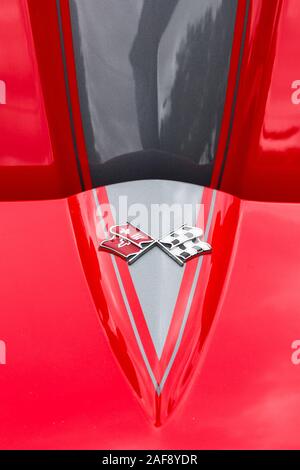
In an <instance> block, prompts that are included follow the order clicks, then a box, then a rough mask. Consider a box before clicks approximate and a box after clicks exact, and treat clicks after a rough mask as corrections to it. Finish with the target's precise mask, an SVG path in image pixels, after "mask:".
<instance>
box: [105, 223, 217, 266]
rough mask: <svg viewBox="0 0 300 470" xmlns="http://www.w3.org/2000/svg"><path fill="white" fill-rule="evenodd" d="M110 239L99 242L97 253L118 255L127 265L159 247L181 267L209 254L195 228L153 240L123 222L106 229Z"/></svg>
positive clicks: (198, 230) (186, 226) (184, 228)
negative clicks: (98, 251) (195, 257)
mask: <svg viewBox="0 0 300 470" xmlns="http://www.w3.org/2000/svg"><path fill="white" fill-rule="evenodd" d="M109 231H110V233H111V235H112V236H111V238H109V239H106V240H103V241H102V242H101V243H100V245H99V250H105V251H108V252H111V253H114V254H116V255H118V256H121V257H122V258H123V259H125V260H126V261H127V262H128V264H132V263H134V262H135V261H136V260H137V259H139V258H140V257H141V256H142V255H143V254H145V253H146V252H147V251H148V250H150V249H151V248H153V247H154V246H157V247H159V248H160V249H161V250H163V251H164V252H165V253H166V254H167V255H169V256H170V257H171V258H172V259H173V260H174V261H176V263H178V264H179V265H180V266H183V265H184V263H185V262H186V261H188V260H189V259H191V258H194V256H197V255H202V254H204V253H209V252H211V250H212V248H211V246H210V245H209V243H206V242H204V241H202V240H201V238H202V236H203V230H202V229H201V228H198V227H190V226H188V225H182V226H181V227H179V228H178V229H177V230H174V231H173V232H171V233H169V235H167V236H165V237H162V238H161V239H158V240H155V239H154V238H152V237H150V236H149V235H147V234H146V233H145V232H143V231H142V230H140V229H139V228H137V227H135V226H134V225H132V224H131V223H129V222H127V223H126V224H122V225H114V226H112V227H111V228H110V230H109Z"/></svg>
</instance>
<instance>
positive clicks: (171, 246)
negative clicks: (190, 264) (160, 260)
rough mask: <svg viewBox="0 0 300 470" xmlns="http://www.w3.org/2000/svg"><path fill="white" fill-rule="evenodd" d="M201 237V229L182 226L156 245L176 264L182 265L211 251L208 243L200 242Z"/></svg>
mask: <svg viewBox="0 0 300 470" xmlns="http://www.w3.org/2000/svg"><path fill="white" fill-rule="evenodd" d="M202 236H203V230H202V229H201V228H198V227H190V226H187V225H183V226H182V227H180V228H179V229H177V230H174V232H171V233H170V234H169V235H167V236H166V237H164V238H162V239H160V240H159V242H158V243H159V244H160V245H162V246H163V247H164V250H165V251H166V250H167V251H168V254H169V255H170V256H171V257H172V258H174V260H175V261H177V262H178V264H183V263H184V262H186V261H188V260H189V259H190V258H193V257H194V256H197V255H200V254H202V253H204V252H210V251H211V246H210V245H209V243H206V242H204V241H202V240H201V237H202Z"/></svg>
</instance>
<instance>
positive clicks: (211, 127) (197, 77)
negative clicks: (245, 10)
mask: <svg viewBox="0 0 300 470" xmlns="http://www.w3.org/2000/svg"><path fill="white" fill-rule="evenodd" d="M234 16H235V11H234V9H233V8H229V2H228V1H225V2H223V3H222V4H221V7H220V8H219V9H218V10H217V12H216V15H215V17H214V15H213V11H212V9H208V10H207V11H206V13H205V15H204V16H203V17H201V19H200V21H199V22H197V23H194V24H188V25H187V30H186V34H185V37H184V38H183V39H182V40H181V43H180V47H179V50H178V52H177V53H176V75H175V79H174V82H173V84H172V89H171V91H170V93H169V95H168V96H167V97H165V99H164V101H163V103H162V106H163V110H164V111H165V113H164V115H163V116H162V118H161V121H160V143H161V148H162V149H165V150H168V151H170V152H177V153H181V154H183V155H186V156H187V157H190V158H192V159H193V160H194V161H195V162H200V163H209V162H211V161H212V160H213V159H214V155H215V152H216V146H217V143H218V135H219V131H220V125H221V119H222V114H223V108H224V100H225V93H226V87H227V76H228V69H229V61H230V47H231V41H232V25H233V24H234Z"/></svg>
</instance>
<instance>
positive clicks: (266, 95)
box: [221, 0, 300, 202]
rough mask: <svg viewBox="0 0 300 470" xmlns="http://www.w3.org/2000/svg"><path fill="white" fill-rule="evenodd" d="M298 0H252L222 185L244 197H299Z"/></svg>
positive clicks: (299, 37)
mask: <svg viewBox="0 0 300 470" xmlns="http://www.w3.org/2000/svg"><path fill="white" fill-rule="evenodd" d="M299 24H300V10H299V2H298V1H297V0H266V1H259V0H252V1H251V3H250V9H249V20H248V31H247V35H246V41H245V48H244V54H243V62H242V68H241V76H240V82H239V90H238V99H237V105H236V110H235V114H234V123H233V129H232V135H231V139H230V145H229V150H228V155H227V157H226V165H225V171H224V175H223V179H222V182H221V189H223V190H224V191H228V192H231V193H233V194H236V195H238V196H240V197H242V198H247V199H258V200H269V201H297V202H298V201H299V200H300V192H299V176H300V159H299V152H300V138H299V136H300V133H299V116H300V114H299V113H300V107H299V105H297V104H293V102H292V93H293V92H294V91H295V90H294V89H293V88H292V83H293V82H294V81H295V80H298V79H299V77H300V75H299V74H300V69H299V65H298V60H297V58H298V57H299V53H300V49H299V48H300V30H299Z"/></svg>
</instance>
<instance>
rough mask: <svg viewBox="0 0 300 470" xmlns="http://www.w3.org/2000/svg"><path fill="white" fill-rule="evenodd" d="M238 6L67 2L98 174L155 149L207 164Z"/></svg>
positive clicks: (202, 0) (221, 2) (186, 0)
mask: <svg viewBox="0 0 300 470" xmlns="http://www.w3.org/2000/svg"><path fill="white" fill-rule="evenodd" d="M236 4H237V0H126V1H125V0H89V1H82V0H70V6H71V18H72V29H73V38H74V46H75V56H76V57H75V59H76V68H77V77H78V86H79V96H80V104H81V111H82V116H83V125H84V131H85V138H86V144H87V149H88V154H89V159H90V163H91V164H92V165H93V170H92V173H93V174H92V177H93V180H94V181H95V179H96V178H95V175H94V173H95V172H97V171H101V168H99V164H101V163H102V162H105V161H107V160H110V159H111V158H114V157H116V156H117V155H121V154H128V153H130V152H134V151H138V150H146V149H156V150H163V151H165V152H169V153H170V154H175V155H176V154H177V155H180V156H183V157H188V158H190V159H192V160H193V161H194V162H196V163H200V164H211V163H212V162H213V159H214V155H215V151H216V146H217V142H218V135H219V130H220V125H221V121H222V114H223V107H224V100H225V93H226V86H227V76H228V66H229V61H230V53H231V45H232V36H233V29H234V21H235V12H236Z"/></svg>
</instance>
